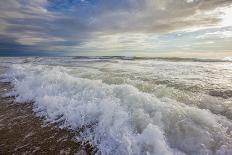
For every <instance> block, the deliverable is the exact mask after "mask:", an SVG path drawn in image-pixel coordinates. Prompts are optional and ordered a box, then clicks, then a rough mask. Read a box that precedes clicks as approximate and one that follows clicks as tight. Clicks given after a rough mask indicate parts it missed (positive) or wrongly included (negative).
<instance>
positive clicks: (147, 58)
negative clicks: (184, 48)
mask: <svg viewBox="0 0 232 155" xmlns="http://www.w3.org/2000/svg"><path fill="white" fill-rule="evenodd" d="M73 59H92V60H109V59H119V60H163V61H177V62H178V61H185V62H186V61H189V62H232V57H225V58H223V59H203V58H180V57H133V56H75V57H73Z"/></svg>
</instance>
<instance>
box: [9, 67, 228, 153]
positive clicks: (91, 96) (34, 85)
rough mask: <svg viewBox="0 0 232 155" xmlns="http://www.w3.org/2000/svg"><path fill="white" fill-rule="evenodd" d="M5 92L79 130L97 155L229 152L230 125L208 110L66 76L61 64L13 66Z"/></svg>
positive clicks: (52, 119) (42, 114)
mask: <svg viewBox="0 0 232 155" xmlns="http://www.w3.org/2000/svg"><path fill="white" fill-rule="evenodd" d="M4 78H6V79H8V80H9V81H10V82H11V83H12V84H13V86H14V90H13V91H12V92H11V93H10V94H9V95H15V96H16V100H17V101H18V102H31V101H33V110H34V111H35V112H36V114H37V115H38V116H40V117H44V118H45V119H46V122H52V123H53V122H63V123H62V125H60V126H59V127H62V128H63V127H67V128H71V129H72V130H78V129H80V128H83V127H84V130H83V131H82V132H81V133H80V137H76V139H77V140H80V141H88V142H90V143H91V144H92V145H94V146H96V147H97V148H98V152H97V153H101V154H155V155H168V154H232V148H231V146H232V132H231V129H232V123H231V121H230V120H228V119H227V118H225V117H223V116H221V115H215V114H212V113H211V112H210V111H208V110H203V109H199V108H197V107H194V106H188V105H186V104H183V103H180V102H177V101H175V100H173V99H170V98H165V97H163V98H157V97H156V96H155V95H154V94H149V93H144V92H141V91H139V90H138V89H137V88H135V87H133V86H131V85H127V84H120V85H115V84H106V83H103V82H102V81H101V80H90V79H85V78H80V77H76V76H74V75H71V74H69V72H68V69H67V68H65V67H55V66H53V67H51V66H46V65H31V64H21V65H12V66H11V67H10V69H9V70H8V72H7V73H6V74H5V76H4Z"/></svg>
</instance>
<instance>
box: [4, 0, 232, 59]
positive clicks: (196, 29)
mask: <svg viewBox="0 0 232 155" xmlns="http://www.w3.org/2000/svg"><path fill="white" fill-rule="evenodd" d="M31 55H33V56H34V55H37V56H76V55H84V56H104V55H125V56H161V57H162V56H171V57H227V56H232V0H0V56H31Z"/></svg>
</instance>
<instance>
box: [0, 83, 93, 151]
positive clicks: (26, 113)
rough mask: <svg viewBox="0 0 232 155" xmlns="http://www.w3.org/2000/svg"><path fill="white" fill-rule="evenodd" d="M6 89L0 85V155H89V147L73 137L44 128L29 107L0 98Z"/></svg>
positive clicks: (30, 106) (52, 127)
mask: <svg viewBox="0 0 232 155" xmlns="http://www.w3.org/2000/svg"><path fill="white" fill-rule="evenodd" d="M10 89H11V87H10V84H9V83H3V82H0V154H74V153H76V154H93V153H92V152H93V150H92V148H91V147H90V146H89V145H86V146H83V145H81V144H80V143H77V142H76V141H75V139H74V138H75V137H76V136H77V133H75V132H72V131H70V130H67V129H59V128H57V127H56V126H55V125H54V124H51V125H48V126H44V124H43V122H42V120H41V119H40V118H38V117H36V116H35V113H34V112H33V111H32V104H31V103H16V102H15V100H14V98H13V97H4V94H5V93H6V92H7V91H9V90H10Z"/></svg>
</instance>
